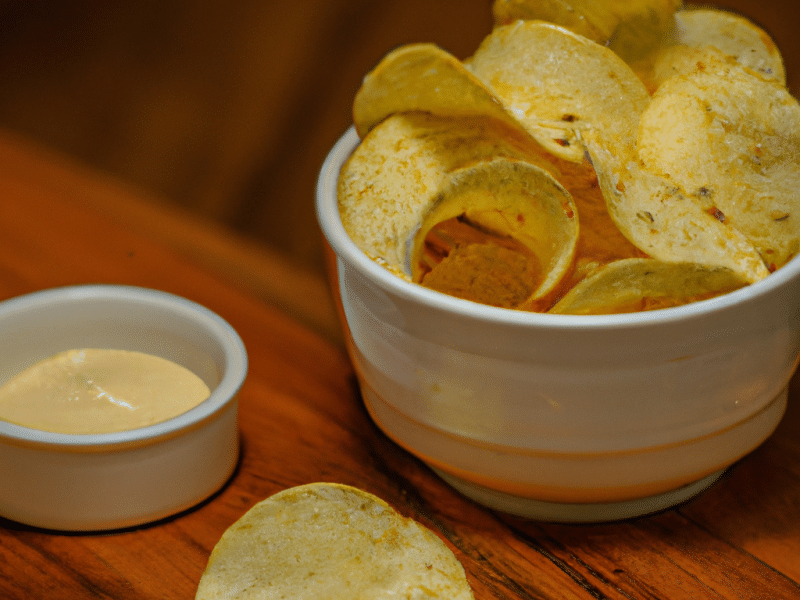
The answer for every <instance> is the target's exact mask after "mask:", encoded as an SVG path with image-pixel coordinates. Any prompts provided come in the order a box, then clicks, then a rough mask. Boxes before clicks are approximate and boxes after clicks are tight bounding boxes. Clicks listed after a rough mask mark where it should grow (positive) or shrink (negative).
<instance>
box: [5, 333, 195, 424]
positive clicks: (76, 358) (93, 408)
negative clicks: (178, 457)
mask: <svg viewBox="0 0 800 600" xmlns="http://www.w3.org/2000/svg"><path fill="white" fill-rule="evenodd" d="M210 393H211V392H210V390H209V388H208V386H207V385H206V384H205V382H203V380H201V379H200V378H199V377H198V376H197V375H195V374H194V373H192V372H191V371H189V370H188V369H186V368H184V367H182V366H180V365H178V364H175V363H174V362H171V361H169V360H166V359H164V358H160V357H158V356H152V355H150V354H145V353H142V352H134V351H129V350H107V349H92V348H81V349H76V350H67V351H66V352H61V353H59V354H56V355H55V356H52V357H50V358H47V359H45V360H43V361H41V362H39V363H37V364H35V365H33V366H31V367H29V368H28V369H26V370H24V371H22V372H21V373H19V374H17V375H16V376H14V377H13V378H12V379H10V380H9V381H7V382H6V383H5V384H4V385H3V386H2V387H0V419H2V420H5V421H10V422H11V423H15V424H17V425H23V426H25V427H31V428H34V429H39V430H42V431H52V432H57V433H73V434H88V433H111V432H115V431H126V430H129V429H136V428H138V427H145V426H147V425H152V424H154V423H159V422H161V421H165V420H167V419H170V418H172V417H175V416H177V415H179V414H181V413H184V412H186V411H187V410H189V409H191V408H193V407H194V406H197V405H198V404H200V403H201V402H202V401H203V400H205V399H206V398H208V396H209V395H210Z"/></svg>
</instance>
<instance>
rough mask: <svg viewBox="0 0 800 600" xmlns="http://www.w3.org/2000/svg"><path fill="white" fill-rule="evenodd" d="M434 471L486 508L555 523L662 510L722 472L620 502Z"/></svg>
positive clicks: (684, 497)
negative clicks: (528, 490)
mask: <svg viewBox="0 0 800 600" xmlns="http://www.w3.org/2000/svg"><path fill="white" fill-rule="evenodd" d="M432 468H433V471H434V472H435V473H436V474H437V475H439V477H441V478H442V479H443V480H444V481H445V482H446V483H448V484H449V485H450V486H451V487H453V488H455V489H456V490H457V491H459V492H461V493H462V494H464V495H465V496H467V497H468V498H470V499H472V500H474V501H475V502H477V503H478V504H482V505H484V506H486V507H487V508H491V509H494V510H499V511H501V512H505V513H509V514H511V515H515V516H518V517H524V518H527V519H535V520H538V521H551V522H558V523H598V522H603V521H619V520H622V519H630V518H633V517H640V516H644V515H647V514H650V513H654V512H658V511H661V510H665V509H667V508H670V507H672V506H675V505H676V504H680V503H681V502H685V501H686V500H689V499H690V498H692V497H693V496H696V495H697V494H699V493H700V492H702V491H704V490H705V489H706V488H708V487H709V486H711V485H712V484H713V483H714V482H715V481H716V480H717V479H719V477H720V476H721V475H722V474H723V473H724V472H725V469H721V470H719V471H716V472H715V473H712V474H711V475H707V476H706V477H703V478H702V479H700V480H699V481H695V482H694V483H690V484H689V485H685V486H682V487H680V488H678V489H675V490H671V491H669V492H664V493H663V494H656V495H655V496H648V497H646V498H637V499H635V500H626V501H623V502H603V503H596V504H590V503H587V504H583V503H560V502H545V501H543V500H535V499H532V498H524V497H521V496H514V495H511V494H506V493H504V492H498V491H497V490H492V489H490V488H487V487H483V486H480V485H477V484H475V483H472V482H470V481H466V480H464V479H461V478H459V477H455V476H453V475H450V474H449V473H445V472H443V471H441V470H439V469H437V468H435V467H432Z"/></svg>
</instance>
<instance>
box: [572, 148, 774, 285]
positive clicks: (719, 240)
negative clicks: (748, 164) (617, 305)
mask: <svg viewBox="0 0 800 600" xmlns="http://www.w3.org/2000/svg"><path fill="white" fill-rule="evenodd" d="M586 144H587V148H588V149H589V152H590V154H591V157H592V162H593V163H594V166H595V171H596V172H597V177H598V181H599V183H600V187H601V189H602V190H603V195H604V196H605V198H606V204H607V206H608V209H609V213H610V214H611V217H612V219H613V220H614V221H615V222H616V224H617V226H618V227H619V229H620V231H622V233H623V234H624V235H625V236H626V237H627V238H628V239H629V240H631V241H632V242H633V243H634V244H635V245H636V246H637V247H638V248H639V249H641V250H642V251H643V252H645V253H646V254H647V255H648V256H650V257H652V258H656V259H659V260H662V261H665V262H695V263H700V264H705V265H711V266H720V267H727V268H728V269H730V270H732V271H733V272H734V273H736V274H737V275H739V276H740V277H742V278H743V279H745V280H746V281H748V282H753V281H758V280H759V279H763V278H764V277H766V276H767V275H768V274H769V271H768V270H767V267H766V266H765V264H764V261H763V260H762V259H761V256H760V255H759V253H758V252H757V251H756V249H755V247H754V246H753V244H752V243H751V242H750V241H749V240H748V239H747V238H746V237H745V236H744V235H742V234H741V233H740V232H739V231H737V230H736V229H733V228H732V227H729V226H728V225H726V224H725V223H724V222H722V221H721V220H720V219H718V218H717V215H715V214H714V213H713V212H708V211H707V210H706V209H705V208H704V206H705V203H706V202H705V200H704V199H703V198H702V192H701V191H699V190H697V193H691V192H688V191H686V190H684V189H682V188H681V187H680V186H678V185H676V184H675V183H674V182H672V181H671V180H669V179H667V178H665V177H662V176H660V175H657V174H654V173H651V172H649V171H646V170H645V169H643V168H642V167H641V166H640V165H639V163H638V161H637V160H636V158H635V156H631V155H627V156H626V155H617V154H615V153H614V152H613V151H609V150H608V149H606V148H604V147H603V146H602V143H598V141H597V140H595V139H593V138H591V137H587V138H586Z"/></svg>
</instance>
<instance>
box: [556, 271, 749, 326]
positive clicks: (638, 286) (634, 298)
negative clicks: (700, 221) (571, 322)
mask: <svg viewBox="0 0 800 600" xmlns="http://www.w3.org/2000/svg"><path fill="white" fill-rule="evenodd" d="M745 285H747V281H745V280H744V279H742V278H741V277H739V276H738V275H736V274H735V273H734V272H733V271H731V270H730V269H726V268H723V267H709V266H705V265H698V264H695V263H667V262H661V261H658V260H654V259H647V258H642V259H636V258H632V259H626V260H619V261H615V262H612V263H609V264H607V265H605V266H603V267H600V268H599V269H597V270H596V271H595V272H593V273H592V274H591V275H589V276H588V277H587V278H586V279H584V280H583V281H582V282H580V283H579V284H578V285H576V286H575V287H574V288H572V290H570V292H569V293H568V294H567V295H566V296H564V297H563V298H562V299H561V300H560V301H559V302H558V303H557V304H556V305H555V306H554V307H553V308H552V309H551V310H550V312H552V313H557V314H573V315H601V314H614V313H624V312H639V311H643V310H655V309H659V308H669V307H672V306H679V305H682V304H688V303H689V302H696V301H698V300H705V299H708V298H712V297H714V296H719V295H721V294H726V293H728V292H732V291H734V290H736V289H739V288H741V287H743V286H745Z"/></svg>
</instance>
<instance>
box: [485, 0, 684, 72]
mask: <svg viewBox="0 0 800 600" xmlns="http://www.w3.org/2000/svg"><path fill="white" fill-rule="evenodd" d="M680 6H681V1H680V0H495V1H494V3H493V5H492V14H493V16H494V22H495V24H496V25H508V24H510V23H513V22H514V21H516V20H518V19H524V20H540V21H547V22H549V23H555V24H556V25H560V26H562V27H565V28H566V29H569V30H570V31H572V32H574V33H577V34H578V35H581V36H584V37H586V38H588V39H590V40H592V41H593V42H597V43H598V44H601V45H604V46H608V47H609V48H611V50H613V51H614V52H616V53H617V54H619V55H620V56H621V57H622V58H624V59H625V60H636V59H638V58H640V57H642V56H644V55H646V54H647V53H649V52H650V51H651V50H652V49H653V48H655V47H656V46H657V45H658V44H659V43H660V41H661V39H662V38H663V37H664V36H665V35H666V34H667V32H668V31H669V29H670V27H671V26H672V16H673V14H674V13H675V11H676V10H678V8H680Z"/></svg>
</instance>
